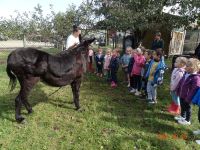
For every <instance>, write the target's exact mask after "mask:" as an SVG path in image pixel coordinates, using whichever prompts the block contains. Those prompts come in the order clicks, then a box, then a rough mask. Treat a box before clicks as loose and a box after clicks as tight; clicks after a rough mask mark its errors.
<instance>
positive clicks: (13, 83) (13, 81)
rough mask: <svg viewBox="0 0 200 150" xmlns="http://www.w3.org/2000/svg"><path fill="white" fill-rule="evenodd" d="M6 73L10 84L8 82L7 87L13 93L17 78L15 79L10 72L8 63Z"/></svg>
mask: <svg viewBox="0 0 200 150" xmlns="http://www.w3.org/2000/svg"><path fill="white" fill-rule="evenodd" d="M6 72H7V75H8V76H9V78H10V82H9V86H10V87H11V88H10V91H13V90H14V88H15V86H16V84H17V81H16V79H17V78H16V76H15V74H14V73H13V72H12V69H11V67H10V65H9V63H7V67H6Z"/></svg>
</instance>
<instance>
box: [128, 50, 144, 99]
mask: <svg viewBox="0 0 200 150" xmlns="http://www.w3.org/2000/svg"><path fill="white" fill-rule="evenodd" d="M134 60H135V63H134V65H133V68H132V71H131V76H132V77H133V82H134V83H133V90H132V91H133V92H134V90H135V95H136V96H138V95H140V94H141V93H140V90H141V86H142V76H141V70H142V67H143V66H144V63H145V58H144V56H143V55H142V50H141V49H140V48H137V49H136V54H134Z"/></svg>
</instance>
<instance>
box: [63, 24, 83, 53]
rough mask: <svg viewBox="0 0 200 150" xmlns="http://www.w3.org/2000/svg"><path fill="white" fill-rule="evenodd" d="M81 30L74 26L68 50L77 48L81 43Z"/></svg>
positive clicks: (68, 41) (67, 45) (67, 46)
mask: <svg viewBox="0 0 200 150" xmlns="http://www.w3.org/2000/svg"><path fill="white" fill-rule="evenodd" d="M80 34H81V30H80V28H79V27H77V26H76V25H73V33H72V34H71V35H69V36H68V38H67V43H66V50H68V49H71V48H75V47H76V46H77V45H78V44H79V43H80Z"/></svg>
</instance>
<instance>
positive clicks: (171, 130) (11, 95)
mask: <svg viewBox="0 0 200 150" xmlns="http://www.w3.org/2000/svg"><path fill="white" fill-rule="evenodd" d="M50 52H54V50H51V51H50ZM8 54H9V52H7V51H1V52H0V91H1V92H0V149H6V150H7V149H8V150H18V149H19V150H21V149H26V150H29V149H33V150H40V149H44V150H45V149H48V150H55V149H57V150H62V149H63V150H66V149H67V150H68V149H73V150H80V149H83V150H84V149H86V150H99V149H106V150H107V149H108V150H110V149H113V150H129V149H130V150H134V149H135V150H138V149H142V150H143V149H144V150H178V149H180V150H183V149H184V150H187V149H188V150H190V149H191V150H194V149H200V146H198V145H197V144H196V143H195V140H196V139H198V138H199V139H200V136H194V135H192V130H195V129H197V128H199V127H200V126H199V123H198V119H197V110H198V108H197V107H196V106H194V107H193V111H192V114H193V115H192V125H191V126H181V125H179V124H177V123H176V122H175V121H174V119H173V116H171V115H170V114H169V113H167V112H166V106H167V105H168V104H169V103H170V102H171V99H170V96H169V76H170V70H168V71H167V72H166V74H165V82H164V85H162V86H160V87H159V89H158V104H156V105H149V104H147V102H146V101H144V100H142V99H140V98H138V97H136V96H134V95H133V94H130V93H129V92H128V90H127V87H126V85H125V84H123V83H122V82H120V84H119V87H117V88H116V89H112V88H110V86H109V84H108V83H107V82H106V81H105V80H104V79H102V78H101V79H100V78H98V77H96V76H95V75H94V74H85V76H84V78H83V83H82V86H81V92H80V104H81V106H82V107H83V108H84V110H85V111H82V112H80V111H75V110H74V109H75V106H74V105H73V104H71V102H72V93H71V88H70V86H66V87H64V88H62V89H61V90H59V91H58V92H57V93H55V94H53V95H51V96H49V95H50V94H51V93H53V92H54V91H55V90H56V89H57V88H53V87H49V86H47V85H45V84H43V83H39V84H37V85H36V87H35V88H34V89H33V90H32V92H31V94H30V97H29V101H30V103H31V104H32V106H33V110H34V113H33V114H31V115H28V114H27V112H26V110H25V109H24V108H23V111H22V112H23V116H25V117H26V123H25V124H18V123H16V122H15V120H14V113H15V111H14V99H15V97H16V95H17V93H18V91H19V84H18V85H17V88H16V89H15V90H14V91H13V92H9V88H8V83H9V79H8V77H7V74H6V71H5V69H6V58H7V55H8ZM119 76H120V77H119V80H120V81H122V73H121V72H119Z"/></svg>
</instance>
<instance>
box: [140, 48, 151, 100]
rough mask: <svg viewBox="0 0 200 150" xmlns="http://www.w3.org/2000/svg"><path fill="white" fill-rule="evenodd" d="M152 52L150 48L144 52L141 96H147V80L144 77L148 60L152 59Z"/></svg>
mask: <svg viewBox="0 0 200 150" xmlns="http://www.w3.org/2000/svg"><path fill="white" fill-rule="evenodd" d="M152 54H153V52H152V51H150V50H148V51H145V52H144V57H145V65H144V67H143V73H142V90H143V91H144V93H143V96H145V97H146V96H147V82H148V79H147V78H146V77H145V75H146V74H147V71H148V68H149V64H150V62H151V60H152V59H153V56H152Z"/></svg>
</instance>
